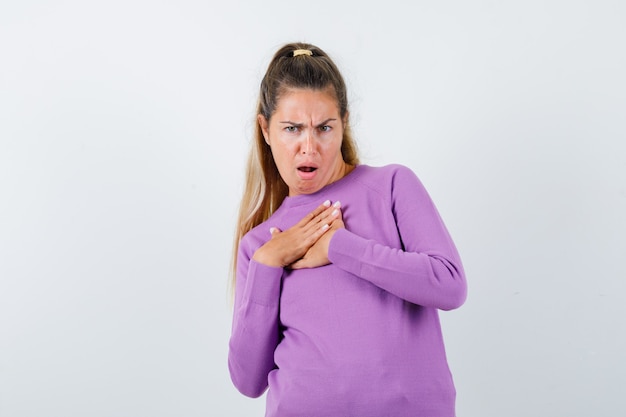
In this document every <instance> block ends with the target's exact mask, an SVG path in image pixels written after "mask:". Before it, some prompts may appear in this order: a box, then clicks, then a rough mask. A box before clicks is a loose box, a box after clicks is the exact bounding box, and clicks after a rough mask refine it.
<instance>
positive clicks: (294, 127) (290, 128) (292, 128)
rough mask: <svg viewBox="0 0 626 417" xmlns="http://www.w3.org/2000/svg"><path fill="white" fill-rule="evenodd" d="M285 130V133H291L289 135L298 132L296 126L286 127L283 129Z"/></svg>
mask: <svg viewBox="0 0 626 417" xmlns="http://www.w3.org/2000/svg"><path fill="white" fill-rule="evenodd" d="M285 130H286V131H287V132H291V133H293V132H297V131H298V127H297V126H287V127H286V128H285Z"/></svg>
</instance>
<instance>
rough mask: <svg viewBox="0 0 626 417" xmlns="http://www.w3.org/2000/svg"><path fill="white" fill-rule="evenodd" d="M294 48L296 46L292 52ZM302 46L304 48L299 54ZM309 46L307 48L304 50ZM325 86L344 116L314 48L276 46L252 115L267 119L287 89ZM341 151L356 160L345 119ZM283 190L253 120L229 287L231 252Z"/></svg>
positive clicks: (327, 64)
mask: <svg viewBox="0 0 626 417" xmlns="http://www.w3.org/2000/svg"><path fill="white" fill-rule="evenodd" d="M294 51H298V52H297V53H295V54H294ZM303 51H307V52H306V53H302V52H303ZM308 51H310V53H309V52H308ZM293 88H307V89H312V90H327V89H330V90H331V91H333V93H334V94H335V97H336V99H337V104H338V107H339V115H340V116H341V118H342V120H347V116H348V94H347V90H346V84H345V82H344V80H343V77H342V76H341V73H340V72H339V69H338V68H337V66H336V65H335V64H334V62H333V61H332V60H331V59H330V57H329V56H328V55H327V54H326V53H325V52H324V51H322V50H321V49H320V48H318V47H316V46H314V45H311V44H307V43H289V44H286V45H284V46H283V47H282V48H280V49H279V50H278V51H277V52H276V53H275V54H274V57H273V58H272V61H271V62H270V64H269V67H268V69H267V71H266V73H265V76H264V77H263V80H262V81H261V88H260V92H259V100H258V104H257V111H256V114H257V115H263V116H264V117H265V119H266V120H268V121H269V120H270V118H271V116H272V114H273V113H274V111H275V110H276V105H277V104H278V100H279V99H280V96H281V94H282V93H284V92H285V91H286V90H288V89H293ZM341 154H342V157H343V160H344V162H346V163H347V164H349V165H356V164H358V163H359V158H358V154H357V147H356V143H355V141H354V139H353V138H352V134H351V131H350V127H349V124H348V123H345V125H344V131H343V141H342V144H341ZM288 192H289V189H288V187H287V184H285V182H284V181H283V179H282V178H281V177H280V174H279V173H278V169H277V168H276V164H275V163H274V157H273V156H272V152H271V149H270V147H269V145H267V143H266V142H265V139H264V137H263V132H262V131H261V127H260V125H259V123H258V122H257V123H256V124H255V131H254V138H253V141H252V143H251V146H250V151H249V154H248V161H247V164H246V175H245V184H244V191H243V196H242V198H241V203H240V205H239V217H238V220H237V226H236V230H235V236H234V244H233V253H232V265H231V290H232V289H234V284H235V279H236V270H237V253H238V250H239V242H240V241H241V238H243V236H244V235H245V234H246V233H248V232H249V231H250V230H252V228H254V227H255V226H257V225H259V224H261V223H263V222H264V221H265V220H267V219H268V218H269V217H270V216H271V215H272V213H274V211H276V209H277V208H278V207H279V206H280V204H281V203H282V202H283V200H284V199H285V197H286V196H287V194H288Z"/></svg>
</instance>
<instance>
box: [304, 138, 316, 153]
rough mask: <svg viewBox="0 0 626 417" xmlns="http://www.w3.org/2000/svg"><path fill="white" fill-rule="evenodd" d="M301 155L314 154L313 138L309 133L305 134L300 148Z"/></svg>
mask: <svg viewBox="0 0 626 417" xmlns="http://www.w3.org/2000/svg"><path fill="white" fill-rule="evenodd" d="M301 151H302V154H303V155H311V154H313V153H315V138H314V137H313V135H312V134H311V133H306V134H305V137H304V141H303V143H302V148H301Z"/></svg>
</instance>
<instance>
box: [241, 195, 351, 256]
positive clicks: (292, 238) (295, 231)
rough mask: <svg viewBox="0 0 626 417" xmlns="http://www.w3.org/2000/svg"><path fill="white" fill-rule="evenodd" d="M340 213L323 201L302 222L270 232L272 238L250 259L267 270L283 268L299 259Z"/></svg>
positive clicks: (328, 202) (273, 228) (273, 229)
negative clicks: (282, 229)
mask: <svg viewBox="0 0 626 417" xmlns="http://www.w3.org/2000/svg"><path fill="white" fill-rule="evenodd" d="M339 214H340V212H339V209H338V208H336V207H334V206H331V204H330V201H325V202H324V203H322V204H321V205H320V206H319V207H317V208H316V209H315V210H313V211H312V212H310V213H309V214H307V215H306V216H304V218H303V219H302V220H300V221H299V222H298V223H296V224H295V225H294V226H292V227H290V228H289V229H287V230H285V231H280V230H278V229H276V228H275V227H272V228H271V229H270V232H271V234H272V237H271V239H270V240H268V241H267V242H266V243H265V244H264V245H263V246H261V247H260V248H259V249H257V250H256V252H254V255H253V256H252V259H254V260H255V261H257V262H259V263H262V264H264V265H267V266H274V267H283V268H284V267H286V266H289V265H291V264H293V263H294V262H295V261H297V260H298V259H300V258H302V257H303V256H304V255H305V254H306V253H307V251H308V250H309V249H310V248H311V246H313V245H314V244H315V242H317V241H318V239H319V238H320V237H322V236H323V235H324V233H325V232H326V231H327V230H329V228H330V224H331V223H332V222H333V221H334V220H335V219H336V218H337V217H338V216H339Z"/></svg>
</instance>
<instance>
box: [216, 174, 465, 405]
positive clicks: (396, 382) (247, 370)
mask: <svg viewBox="0 0 626 417" xmlns="http://www.w3.org/2000/svg"><path fill="white" fill-rule="evenodd" d="M325 200H330V201H331V202H335V201H337V200H339V201H341V206H342V213H343V219H344V223H345V229H340V230H338V231H337V232H336V233H335V234H334V236H333V237H332V239H331V241H330V248H329V252H328V258H329V260H330V261H331V264H330V265H327V266H323V267H319V268H312V269H303V270H287V269H283V268H276V267H269V266H265V265H263V264H260V263H258V262H255V261H253V260H252V259H251V258H252V255H253V254H254V252H255V250H256V249H257V248H259V247H260V246H261V245H262V244H263V243H265V242H266V241H267V240H269V239H270V231H269V228H270V227H271V226H276V227H278V228H279V229H281V230H286V229H288V228H289V227H291V226H293V225H294V224H295V223H297V222H298V221H299V220H300V219H301V218H302V217H304V216H305V215H306V214H307V213H309V212H311V211H312V210H313V209H315V208H316V207H317V206H319V205H320V204H321V203H322V202H324V201H325ZM466 291H467V286H466V282H465V275H464V272H463V267H462V265H461V260H460V258H459V255H458V253H457V250H456V248H455V246H454V243H453V242H452V240H451V238H450V235H449V234H448V232H447V230H446V227H445V225H444V224H443V222H442V220H441V218H440V216H439V214H438V212H437V209H436V208H435V206H434V205H433V203H432V200H431V199H430V197H429V196H428V194H427V192H426V190H425V189H424V187H423V186H422V184H421V183H420V181H419V180H418V178H417V177H416V176H415V174H414V173H413V172H412V171H411V170H409V169H408V168H406V167H404V166H401V165H389V166H385V167H370V166H367V165H359V166H357V167H356V168H355V169H354V170H353V171H352V172H351V173H350V174H348V175H347V176H346V177H344V178H342V179H341V180H339V181H337V182H335V183H332V184H330V185H328V186H326V187H325V188H323V189H322V190H320V191H318V192H317V193H314V194H307V195H299V196H295V197H287V198H286V199H285V200H284V202H283V203H282V205H281V206H280V208H279V209H278V210H276V212H275V213H274V214H273V215H272V217H271V218H270V219H269V220H268V221H266V222H264V223H263V224H261V225H259V226H257V227H255V228H254V229H253V230H251V231H250V232H249V233H247V234H246V235H245V236H244V238H243V239H242V240H241V242H240V245H239V255H238V262H237V284H236V288H235V306H234V314H233V328H232V335H231V339H230V348H229V357H228V365H229V369H230V374H231V378H232V381H233V383H234V385H235V386H236V387H237V389H239V391H241V392H242V393H243V394H245V395H247V396H250V397H258V396H260V395H261V394H263V393H264V392H265V390H266V389H267V388H268V387H269V391H268V393H267V399H266V400H267V411H266V416H268V417H274V416H277V417H284V416H298V417H305V416H315V417H324V416H329V417H330V416H332V417H348V416H358V417H368V416H372V417H381V416H394V417H398V416H411V417H416V416H425V417H452V416H454V415H455V411H454V410H455V396H456V392H455V389H454V384H453V381H452V376H451V374H450V370H449V368H448V364H447V360H446V354H445V350H444V343H443V337H442V334H441V327H440V324H439V316H438V310H439V309H441V310H450V309H454V308H457V307H459V306H460V305H461V304H463V302H464V301H465V297H466Z"/></svg>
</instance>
